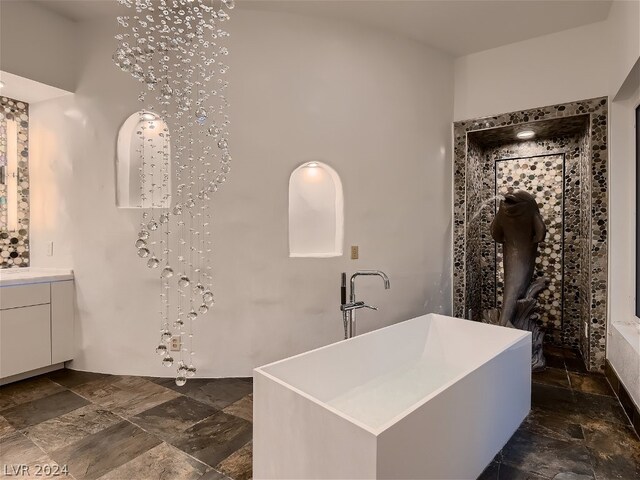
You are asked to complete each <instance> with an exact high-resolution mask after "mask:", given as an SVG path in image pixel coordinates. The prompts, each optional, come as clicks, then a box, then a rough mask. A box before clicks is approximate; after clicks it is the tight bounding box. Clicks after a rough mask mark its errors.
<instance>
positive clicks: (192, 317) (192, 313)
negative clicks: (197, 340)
mask: <svg viewBox="0 0 640 480" xmlns="http://www.w3.org/2000/svg"><path fill="white" fill-rule="evenodd" d="M187 317H188V318H189V320H195V319H196V318H198V314H197V313H196V311H195V310H191V311H190V312H189V313H187Z"/></svg>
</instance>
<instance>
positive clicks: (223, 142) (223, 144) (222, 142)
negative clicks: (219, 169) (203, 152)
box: [218, 138, 229, 148]
mask: <svg viewBox="0 0 640 480" xmlns="http://www.w3.org/2000/svg"><path fill="white" fill-rule="evenodd" d="M228 145H229V143H228V142H227V139H226V138H221V139H220V140H219V141H218V148H227V146H228Z"/></svg>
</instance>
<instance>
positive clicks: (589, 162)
mask: <svg viewBox="0 0 640 480" xmlns="http://www.w3.org/2000/svg"><path fill="white" fill-rule="evenodd" d="M525 130H530V131H532V132H533V133H534V137H533V138H531V139H529V140H520V139H519V138H518V137H517V134H518V133H519V132H523V131H525ZM454 142H455V145H454V151H455V159H454V237H453V243H454V313H455V315H456V316H458V317H465V318H470V319H473V320H481V319H482V315H483V312H485V311H487V310H490V309H492V308H500V307H501V302H502V291H503V287H504V284H503V278H502V272H503V270H502V251H501V250H502V248H501V245H498V244H496V243H495V242H494V241H493V239H492V238H491V235H490V231H489V226H490V224H491V220H492V219H493V217H494V215H495V213H496V211H497V207H498V203H499V202H498V200H496V197H497V196H499V195H503V194H505V193H507V192H508V191H509V189H513V190H525V191H527V192H529V193H531V194H532V195H534V197H535V198H536V200H537V201H538V204H539V207H540V212H541V214H542V216H543V218H544V220H545V223H546V226H547V232H548V233H547V237H546V239H545V241H544V242H543V243H541V244H540V246H539V247H540V248H539V254H538V258H537V259H536V271H535V274H534V276H535V277H540V276H544V277H546V278H548V279H549V284H548V286H547V288H546V289H545V290H544V291H543V292H542V293H541V294H540V296H539V298H538V309H537V313H538V315H539V319H538V323H539V324H540V325H541V326H542V327H544V329H545V331H546V337H545V341H546V342H547V343H552V344H555V345H558V346H566V347H574V348H578V349H579V350H580V351H581V353H582V355H583V358H584V360H585V364H586V365H587V367H588V368H589V369H590V370H602V369H603V368H604V359H605V341H606V323H607V305H606V302H607V99H606V98H596V99H591V100H585V101H579V102H573V103H568V104H562V105H554V106H549V107H542V108H536V109H532V110H525V111H520V112H514V113H508V114H503V115H498V116H495V117H487V118H481V119H475V120H469V121H463V122H456V123H455V124H454Z"/></svg>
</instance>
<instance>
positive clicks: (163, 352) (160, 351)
mask: <svg viewBox="0 0 640 480" xmlns="http://www.w3.org/2000/svg"><path fill="white" fill-rule="evenodd" d="M156 353H157V354H158V355H160V356H163V355H166V354H167V346H166V345H162V344H161V345H158V346H157V347H156Z"/></svg>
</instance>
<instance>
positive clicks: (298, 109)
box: [32, 11, 453, 376]
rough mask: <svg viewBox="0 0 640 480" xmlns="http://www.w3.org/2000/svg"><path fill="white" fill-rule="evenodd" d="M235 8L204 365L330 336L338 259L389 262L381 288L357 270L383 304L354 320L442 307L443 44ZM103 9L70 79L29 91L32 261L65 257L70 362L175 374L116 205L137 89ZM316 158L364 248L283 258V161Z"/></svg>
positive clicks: (446, 300) (395, 317)
mask: <svg viewBox="0 0 640 480" xmlns="http://www.w3.org/2000/svg"><path fill="white" fill-rule="evenodd" d="M233 13H234V16H233V17H234V18H233V19H232V23H231V24H230V26H229V28H230V30H231V31H232V34H233V37H232V42H231V47H232V48H233V49H232V54H231V55H230V57H229V63H230V64H231V67H232V68H231V70H230V78H229V80H230V83H231V86H230V91H229V94H230V102H231V105H232V107H231V111H230V114H231V118H232V122H233V124H232V137H231V146H232V154H233V157H234V166H233V170H232V172H231V175H230V179H229V181H228V182H227V184H225V188H224V189H222V191H221V192H220V194H219V196H218V197H217V198H216V200H215V204H214V209H215V212H216V213H215V214H214V215H215V218H216V220H215V225H214V227H213V228H214V235H215V237H214V238H215V248H216V253H215V260H214V265H215V266H216V280H217V281H216V284H217V287H216V288H217V292H216V293H217V299H218V301H217V304H216V306H215V308H214V310H213V313H212V314H210V315H209V316H208V317H207V318H206V319H204V320H201V321H200V320H199V321H198V325H197V329H198V330H197V340H196V347H195V350H196V351H197V356H196V358H197V359H198V368H199V374H201V375H203V376H232V375H250V374H251V369H252V368H253V367H255V366H257V365H260V364H264V363H266V362H270V361H272V360H275V359H278V358H282V357H285V356H287V355H291V354H294V353H298V352H301V351H304V350H308V349H310V348H313V347H316V346H320V345H324V344H327V343H330V342H334V341H337V340H340V339H341V336H342V320H341V315H340V312H339V310H338V304H339V281H340V272H342V271H347V272H353V271H354V270H356V269H361V268H378V269H381V270H384V271H386V272H387V273H388V274H389V277H390V278H391V290H389V291H385V290H383V285H382V283H381V282H380V281H379V279H375V278H367V279H360V285H359V291H358V296H359V298H361V299H365V300H367V301H368V302H370V303H371V304H374V305H377V306H379V307H380V310H379V311H378V312H370V311H367V312H362V313H361V314H360V315H359V329H360V331H361V332H364V331H368V330H371V329H374V328H379V327H381V326H384V325H388V324H391V323H393V322H397V321H400V320H404V319H407V318H409V317H413V316H416V315H420V314H422V313H425V312H431V311H435V312H445V313H448V312H450V308H451V307H450V304H451V294H450V289H451V285H450V280H451V279H450V268H451V258H450V223H451V212H450V198H451V169H450V157H451V152H450V145H451V136H450V128H451V127H450V126H451V121H452V110H453V65H452V61H451V59H450V58H448V57H446V56H443V55H442V54H440V53H437V52H435V51H433V50H430V49H429V48H426V47H424V46H423V45H420V44H418V43H414V42H412V41H409V40H404V39H400V38H396V37H394V36H391V35H389V34H386V33H382V32H381V31H377V30H372V29H368V28H364V27H360V26H357V25H355V24H350V23H341V22H337V21H333V20H321V19H313V18H306V17H303V16H296V15H288V14H277V13H266V12H262V13H258V12H252V11H234V12H233ZM105 25H106V26H105ZM114 26H115V20H114V21H113V22H112V23H111V24H109V22H104V21H101V22H94V23H87V24H83V25H81V34H80V35H81V36H80V44H81V45H82V46H83V49H84V52H83V57H82V58H83V63H82V67H81V76H80V80H79V84H78V88H77V93H76V95H75V96H74V97H72V98H70V99H67V98H65V99H60V100H53V101H50V102H46V103H42V104H39V105H34V106H33V109H32V115H33V120H32V124H33V128H34V134H32V138H34V137H35V136H36V135H35V131H39V132H44V133H43V136H44V137H45V139H44V140H42V141H40V144H39V145H38V146H36V145H34V152H33V155H32V156H33V157H34V158H33V160H32V161H33V163H32V175H33V186H34V188H33V189H32V196H33V202H34V210H33V212H34V222H33V230H32V248H33V264H34V265H37V266H72V267H73V268H74V270H75V272H76V278H77V302H78V306H77V308H78V322H77V325H78V330H77V332H76V335H77V343H78V346H79V350H78V353H77V356H76V360H75V361H74V362H73V365H72V367H73V368H76V369H80V370H92V371H100V372H111V373H126V374H143V375H145V374H146V375H173V374H174V370H173V369H171V370H167V369H166V368H164V367H162V366H160V362H159V358H158V357H157V356H156V355H155V354H154V353H153V350H154V348H155V345H156V343H157V334H156V328H158V325H159V321H158V319H157V317H156V315H155V313H154V312H155V311H156V309H157V305H158V303H157V302H158V294H159V282H158V280H157V279H156V278H154V276H155V275H154V274H155V273H156V272H150V271H149V270H148V269H147V267H146V266H145V265H144V262H142V261H139V259H138V258H137V256H136V251H135V248H134V247H133V243H134V241H135V238H136V237H135V235H136V232H137V224H138V216H137V214H136V213H132V212H131V211H127V210H118V209H117V208H116V207H115V185H114V154H115V146H116V135H117V131H118V128H119V127H120V124H121V123H122V122H123V121H124V120H125V118H127V116H128V115H130V114H131V113H132V112H134V111H135V110H137V109H138V108H139V106H138V105H137V101H136V97H137V87H138V84H137V83H136V82H135V81H133V80H132V79H130V78H129V77H128V76H127V75H125V74H123V73H122V72H120V71H119V70H118V69H117V68H116V67H115V66H114V65H113V64H112V61H111V54H112V52H113V49H114V48H115V40H113V34H114V31H113V30H114ZM35 141H36V140H34V142H35ZM312 160H317V161H323V162H326V163H327V164H329V165H331V166H332V167H334V168H335V169H336V170H337V172H338V173H339V174H340V177H341V179H342V182H343V185H344V193H345V225H346V231H345V245H347V246H348V245H352V244H353V245H359V246H360V260H358V261H351V260H348V259H347V258H346V257H341V258H334V259H299V258H289V254H288V231H287V216H288V215H287V200H288V180H289V175H290V173H291V172H292V171H293V169H294V168H295V167H296V166H298V165H299V164H301V163H302V162H305V161H312ZM49 239H55V245H56V254H55V256H54V257H47V256H46V255H45V254H44V251H45V250H44V249H45V246H46V242H47V240H49Z"/></svg>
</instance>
